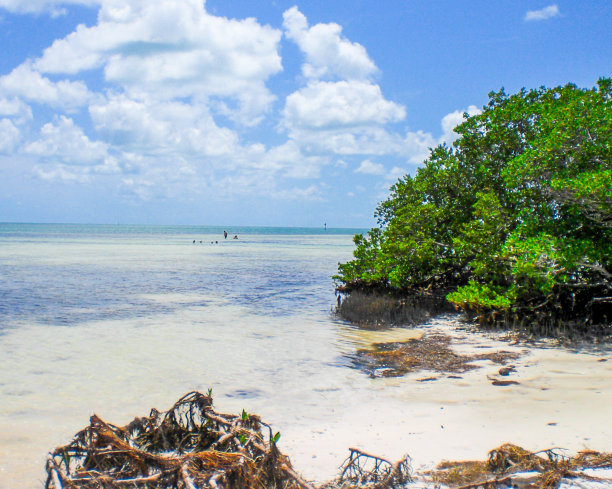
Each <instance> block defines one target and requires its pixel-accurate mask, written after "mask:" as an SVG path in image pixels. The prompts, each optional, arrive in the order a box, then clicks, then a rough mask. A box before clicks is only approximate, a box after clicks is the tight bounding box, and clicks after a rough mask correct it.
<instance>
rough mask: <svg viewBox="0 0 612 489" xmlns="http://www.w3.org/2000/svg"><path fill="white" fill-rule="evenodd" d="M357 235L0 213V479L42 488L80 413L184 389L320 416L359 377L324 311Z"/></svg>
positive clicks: (268, 409) (127, 413)
mask: <svg viewBox="0 0 612 489" xmlns="http://www.w3.org/2000/svg"><path fill="white" fill-rule="evenodd" d="M225 230H227V232H228V233H229V234H228V238H227V239H225V238H224V233H223V231H225ZM358 231H360V230H356V229H306V228H255V227H227V228H221V227H198V226H190V227H187V226H127V225H117V226H112V225H66V224H12V223H5V224H0V359H1V360H0V488H2V489H8V488H13V487H15V488H16V487H21V488H29V487H40V485H41V483H42V481H43V478H44V462H45V457H46V453H47V452H48V451H50V450H51V449H53V448H54V447H55V446H57V445H59V444H64V443H66V442H68V441H69V440H70V438H71V436H72V435H73V434H74V433H76V431H78V430H79V429H81V428H82V427H84V426H85V425H86V424H87V423H88V419H89V416H90V415H91V414H93V413H94V412H95V413H98V414H99V415H101V416H103V417H105V418H106V419H107V420H108V421H110V422H113V423H116V424H120V423H124V422H128V421H129V420H130V419H131V418H132V417H134V416H137V415H145V414H148V411H149V409H150V408H151V407H157V408H158V409H167V408H168V407H170V406H171V405H172V403H173V402H174V401H175V400H176V399H178V398H179V397H180V396H181V395H182V394H184V393H186V392H188V391H190V390H200V391H203V392H205V391H207V390H208V389H209V388H212V389H213V394H214V396H215V402H216V405H217V408H218V409H219V410H221V411H223V410H226V411H227V412H234V411H235V412H240V411H241V410H242V409H246V410H247V411H250V412H258V413H259V414H262V415H264V416H265V419H267V420H268V421H269V422H270V423H272V424H278V425H283V424H285V425H286V426H290V425H294V426H296V425H299V424H300V423H301V424H302V425H308V424H309V423H310V424H312V422H313V420H317V419H318V420H321V419H324V418H325V417H326V416H327V415H328V414H329V409H330V406H329V405H327V406H325V403H322V402H321V401H322V400H324V398H325V397H326V394H325V393H326V392H332V393H336V395H337V393H338V392H340V391H341V390H342V389H343V387H342V384H344V383H347V382H348V383H347V384H346V385H345V387H348V389H349V390H350V389H351V387H350V385H351V383H352V382H357V381H358V379H359V377H360V376H362V374H361V373H355V372H353V371H352V370H351V369H350V368H349V367H347V362H346V360H345V359H344V353H345V352H347V351H349V350H350V348H351V346H350V344H348V343H347V341H348V340H346V339H345V338H344V337H343V334H342V330H343V329H347V328H348V329H351V327H350V326H349V325H346V324H344V323H343V322H342V321H339V320H338V319H336V318H335V317H334V316H333V314H332V312H331V311H332V308H333V306H334V304H335V296H334V284H333V281H332V279H331V275H332V274H333V273H334V272H335V271H336V269H337V263H338V262H339V261H344V260H347V259H348V258H350V256H351V251H352V249H353V244H352V236H353V234H354V233H355V232H358ZM234 236H237V239H234ZM349 343H350V342H349ZM347 374H348V377H347ZM344 394H345V392H343V395H344ZM332 397H333V396H332ZM281 432H282V430H281ZM281 446H282V445H281Z"/></svg>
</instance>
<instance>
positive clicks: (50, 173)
mask: <svg viewBox="0 0 612 489" xmlns="http://www.w3.org/2000/svg"><path fill="white" fill-rule="evenodd" d="M34 174H35V175H36V176H37V177H38V178H40V179H42V180H47V181H50V182H63V183H89V182H91V177H90V176H89V175H87V174H85V173H82V172H78V171H74V169H72V168H67V167H65V166H64V165H56V166H55V167H53V168H42V167H40V166H37V167H35V168H34Z"/></svg>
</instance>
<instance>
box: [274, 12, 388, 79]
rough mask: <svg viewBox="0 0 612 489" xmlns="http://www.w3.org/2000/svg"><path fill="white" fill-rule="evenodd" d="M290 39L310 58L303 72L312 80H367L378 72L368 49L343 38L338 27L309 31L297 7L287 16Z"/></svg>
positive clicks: (314, 27) (324, 25)
mask: <svg viewBox="0 0 612 489" xmlns="http://www.w3.org/2000/svg"><path fill="white" fill-rule="evenodd" d="M283 19H284V22H283V26H284V28H285V33H286V35H287V37H288V38H289V39H291V40H293V41H295V43H296V44H297V45H298V46H299V48H300V49H301V50H302V51H303V52H304V54H305V55H306V63H305V64H304V65H303V66H302V72H303V73H304V75H305V76H307V77H309V78H323V77H334V76H337V77H340V78H342V79H349V80H354V79H366V78H368V77H370V76H371V75H373V74H375V73H376V72H377V71H378V69H377V68H376V65H375V64H374V62H373V61H372V60H371V59H370V58H369V56H368V53H367V52H366V50H365V48H364V47H363V46H362V45H361V44H358V43H354V42H350V41H349V40H348V39H345V38H344V37H342V27H340V26H339V25H338V24H334V23H331V24H316V25H314V26H312V27H310V28H309V27H308V20H307V19H306V17H305V16H304V14H302V13H301V12H300V11H299V10H298V8H297V7H292V8H290V9H289V10H287V11H286V12H285V13H284V14H283Z"/></svg>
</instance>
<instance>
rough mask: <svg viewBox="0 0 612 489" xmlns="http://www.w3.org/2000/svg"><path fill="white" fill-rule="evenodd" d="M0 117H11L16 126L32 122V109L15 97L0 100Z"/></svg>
mask: <svg viewBox="0 0 612 489" xmlns="http://www.w3.org/2000/svg"><path fill="white" fill-rule="evenodd" d="M0 116H3V117H11V118H12V119H13V122H15V123H16V124H24V123H26V122H27V121H30V120H32V109H31V108H30V106H29V105H26V104H25V103H24V102H23V101H22V100H20V99H19V98H17V97H11V98H0Z"/></svg>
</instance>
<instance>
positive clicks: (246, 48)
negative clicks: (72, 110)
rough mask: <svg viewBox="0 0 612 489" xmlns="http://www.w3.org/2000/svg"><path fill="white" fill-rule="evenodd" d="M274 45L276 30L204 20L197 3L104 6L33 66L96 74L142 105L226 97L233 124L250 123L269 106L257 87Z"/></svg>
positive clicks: (272, 62) (274, 60)
mask: <svg viewBox="0 0 612 489" xmlns="http://www.w3.org/2000/svg"><path fill="white" fill-rule="evenodd" d="M280 39H281V31H280V30H278V29H273V28H271V27H268V26H262V25H260V24H259V23H257V21H256V20H255V19H252V18H249V19H244V20H232V19H227V18H224V17H216V16H213V15H210V14H208V13H207V12H206V11H205V9H204V8H203V2H202V1H201V0H157V1H155V2H145V1H141V0H138V1H132V2H130V3H126V2H124V1H118V0H105V1H104V3H103V5H102V8H101V10H100V12H99V15H98V24H97V25H95V26H92V27H85V26H82V25H81V26H79V27H78V28H77V29H76V30H75V31H74V32H73V33H71V34H69V35H68V36H66V37H65V38H64V39H61V40H57V41H55V42H54V43H53V45H52V46H50V47H49V48H47V49H46V50H45V51H44V53H43V56H42V57H41V58H40V59H38V60H37V61H36V62H35V64H34V66H35V68H36V69H37V70H40V71H41V72H43V73H69V74H77V73H79V72H82V71H84V70H90V69H92V68H103V70H104V76H105V79H106V81H107V82H109V83H111V84H113V85H115V86H116V87H120V88H121V89H122V90H124V91H125V92H126V93H127V94H128V95H129V96H130V97H132V98H137V99H143V100H144V99H157V100H169V99H170V100H171V99H176V98H185V97H191V98H193V99H198V100H208V99H209V98H210V97H229V98H230V99H232V100H233V101H234V102H235V104H237V108H235V109H231V112H232V116H233V117H234V119H235V120H239V121H241V122H244V123H245V124H254V123H257V122H258V121H259V120H260V117H261V114H262V113H263V112H265V111H266V110H267V109H268V108H269V106H270V104H271V103H272V102H273V101H274V96H273V95H272V94H271V93H270V92H269V90H268V89H267V87H266V85H265V82H266V80H267V79H268V78H269V77H270V76H272V75H274V74H276V73H278V72H279V71H281V70H282V66H281V58H280V55H279V53H278V45H279V43H280ZM219 106H220V107H222V108H223V109H224V110H226V111H227V110H230V109H228V107H229V106H228V105H227V104H220V105H219Z"/></svg>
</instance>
